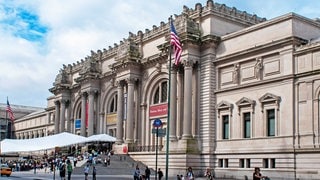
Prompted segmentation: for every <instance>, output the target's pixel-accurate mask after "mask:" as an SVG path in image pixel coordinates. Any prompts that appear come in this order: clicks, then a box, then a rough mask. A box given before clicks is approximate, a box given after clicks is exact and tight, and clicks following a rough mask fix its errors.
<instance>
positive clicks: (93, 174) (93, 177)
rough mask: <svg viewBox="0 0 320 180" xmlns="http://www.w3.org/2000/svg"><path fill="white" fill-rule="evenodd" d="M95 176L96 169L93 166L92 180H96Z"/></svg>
mask: <svg viewBox="0 0 320 180" xmlns="http://www.w3.org/2000/svg"><path fill="white" fill-rule="evenodd" d="M96 175H97V169H96V167H95V166H93V169H92V180H96V179H97V178H96Z"/></svg>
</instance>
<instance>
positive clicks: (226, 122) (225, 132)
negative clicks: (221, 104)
mask: <svg viewBox="0 0 320 180" xmlns="http://www.w3.org/2000/svg"><path fill="white" fill-rule="evenodd" d="M222 124H223V127H222V128H223V129H222V131H223V132H222V133H223V134H222V138H223V139H229V115H223V116H222Z"/></svg>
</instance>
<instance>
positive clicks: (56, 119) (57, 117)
mask: <svg viewBox="0 0 320 180" xmlns="http://www.w3.org/2000/svg"><path fill="white" fill-rule="evenodd" d="M54 103H55V105H56V107H55V110H56V115H55V118H54V133H55V134H59V118H60V102H59V101H55V102H54Z"/></svg>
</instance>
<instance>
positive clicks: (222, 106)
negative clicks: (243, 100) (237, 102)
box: [217, 101, 233, 110]
mask: <svg viewBox="0 0 320 180" xmlns="http://www.w3.org/2000/svg"><path fill="white" fill-rule="evenodd" d="M232 108H233V104H231V103H229V102H227V101H221V102H220V103H218V104H217V109H218V110H221V109H232Z"/></svg>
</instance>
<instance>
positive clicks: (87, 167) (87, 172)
mask: <svg viewBox="0 0 320 180" xmlns="http://www.w3.org/2000/svg"><path fill="white" fill-rule="evenodd" d="M89 170H90V166H89V164H87V165H86V166H85V167H84V169H83V172H84V179H85V180H88V175H89Z"/></svg>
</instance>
